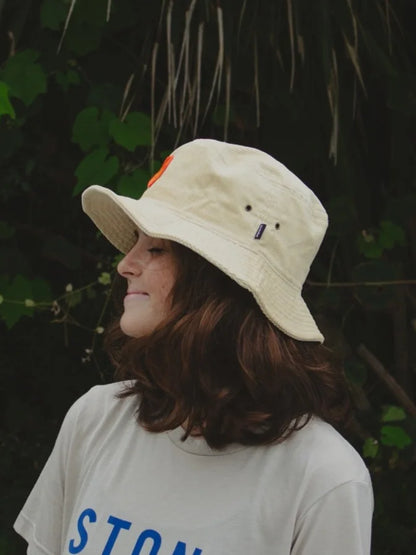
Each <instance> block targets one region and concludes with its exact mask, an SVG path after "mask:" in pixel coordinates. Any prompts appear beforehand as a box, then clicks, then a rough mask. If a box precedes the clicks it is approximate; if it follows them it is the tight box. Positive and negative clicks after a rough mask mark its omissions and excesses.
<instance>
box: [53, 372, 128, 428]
mask: <svg viewBox="0 0 416 555" xmlns="http://www.w3.org/2000/svg"><path fill="white" fill-rule="evenodd" d="M128 385H131V382H126V381H123V382H115V383H109V384H103V385H95V386H94V387H92V388H91V389H89V390H88V391H87V392H86V393H84V394H83V395H82V396H81V397H79V398H78V399H77V400H76V401H75V402H74V403H73V405H72V406H71V407H70V409H69V411H68V412H67V414H66V416H65V419H64V424H63V426H64V427H65V426H67V427H70V428H76V429H77V432H82V431H85V432H88V431H91V429H92V428H102V427H104V426H106V425H107V423H109V422H113V424H116V423H122V422H123V421H124V422H130V421H134V420H135V413H136V411H137V406H138V401H137V397H136V396H135V395H132V396H129V397H120V394H121V393H123V391H125V389H126V387H127V386H128Z"/></svg>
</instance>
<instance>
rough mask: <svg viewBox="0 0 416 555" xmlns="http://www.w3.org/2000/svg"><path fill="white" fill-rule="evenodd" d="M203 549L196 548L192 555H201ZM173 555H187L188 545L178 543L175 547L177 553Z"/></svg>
mask: <svg viewBox="0 0 416 555" xmlns="http://www.w3.org/2000/svg"><path fill="white" fill-rule="evenodd" d="M201 553H202V549H199V547H196V548H195V549H194V552H193V554H192V555H201ZM172 555H186V543H185V542H178V543H177V544H176V547H175V551H174V552H173V553H172Z"/></svg>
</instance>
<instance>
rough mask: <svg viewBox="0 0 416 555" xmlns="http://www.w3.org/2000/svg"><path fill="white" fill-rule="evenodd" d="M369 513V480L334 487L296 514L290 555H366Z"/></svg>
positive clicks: (371, 504) (369, 536) (369, 535)
mask: <svg viewBox="0 0 416 555" xmlns="http://www.w3.org/2000/svg"><path fill="white" fill-rule="evenodd" d="M372 514H373V491H372V487H371V482H370V479H368V481H362V482H361V481H357V482H354V481H352V482H347V483H345V484H341V485H339V486H337V487H335V488H334V489H332V490H331V491H329V492H328V493H326V494H325V495H323V496H322V497H321V498H320V499H318V500H317V501H316V502H315V503H314V504H313V505H312V506H311V507H309V508H308V509H307V510H306V511H305V513H304V514H303V515H301V516H300V518H299V521H298V523H297V527H296V533H295V539H294V542H293V545H292V550H291V555H322V554H323V553H336V554H337V555H369V554H370V550H371V547H370V544H371V521H372Z"/></svg>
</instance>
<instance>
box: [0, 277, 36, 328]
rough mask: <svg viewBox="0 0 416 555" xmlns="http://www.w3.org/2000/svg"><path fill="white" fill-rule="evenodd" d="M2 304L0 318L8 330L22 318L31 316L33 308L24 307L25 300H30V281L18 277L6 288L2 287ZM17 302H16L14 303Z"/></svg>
mask: <svg viewBox="0 0 416 555" xmlns="http://www.w3.org/2000/svg"><path fill="white" fill-rule="evenodd" d="M2 295H3V297H4V300H3V303H2V304H1V305H0V316H1V317H2V318H3V320H4V321H5V322H6V326H7V327H8V328H9V329H10V328H11V327H13V326H14V325H15V324H16V323H17V322H18V321H19V320H20V318H21V317H22V316H32V315H33V308H31V307H28V306H26V305H25V302H24V301H25V299H31V298H32V286H31V281H30V280H28V279H26V278H25V277H23V276H21V275H18V276H16V277H15V278H14V280H13V281H12V282H11V283H9V284H8V286H6V287H4V285H3V287H2ZM16 301H17V302H16Z"/></svg>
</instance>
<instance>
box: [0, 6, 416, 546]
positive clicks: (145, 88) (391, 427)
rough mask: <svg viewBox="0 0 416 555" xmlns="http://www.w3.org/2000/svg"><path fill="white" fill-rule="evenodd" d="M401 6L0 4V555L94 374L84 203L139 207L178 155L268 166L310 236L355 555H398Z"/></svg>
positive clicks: (111, 261) (107, 313)
mask: <svg viewBox="0 0 416 555" xmlns="http://www.w3.org/2000/svg"><path fill="white" fill-rule="evenodd" d="M415 17H416V5H415V3H414V2H413V1H412V0H396V1H395V2H392V1H390V0H314V1H313V2H303V1H302V0H274V1H269V2H267V1H266V2H262V1H261V0H251V1H246V0H227V2H225V1H224V2H221V1H214V0H176V1H175V2H173V1H163V0H154V1H152V2H149V1H144V0H117V1H114V2H111V0H76V1H75V0H42V1H40V0H0V18H1V19H0V24H1V27H0V52H1V68H0V164H1V182H0V197H1V207H2V212H1V215H0V320H1V321H0V329H1V332H2V346H1V350H0V394H1V429H0V444H1V450H2V456H1V458H0V469H1V483H2V496H1V499H0V554H1V555H3V554H5V555H6V554H7V555H13V554H14V555H20V554H22V553H24V552H25V550H24V544H23V542H21V541H20V540H19V538H17V537H16V536H15V535H14V534H13V533H12V532H11V530H10V527H11V523H12V522H13V519H14V518H15V516H16V514H17V512H18V510H19V508H20V506H21V504H22V502H23V500H24V498H25V496H26V495H27V493H28V490H29V489H30V487H31V485H32V484H33V482H34V480H35V478H36V476H37V474H38V472H39V470H40V468H41V467H42V465H43V464H44V462H45V458H46V457H47V454H48V453H49V451H50V448H51V446H52V443H53V440H54V437H55V435H56V432H57V429H58V427H59V424H60V422H61V419H62V416H63V414H64V413H65V411H66V410H67V408H68V406H69V405H70V404H71V403H72V402H73V401H74V400H75V399H76V398H77V397H78V396H79V395H80V394H82V393H83V392H84V391H85V390H86V389H87V388H88V387H89V386H91V385H92V384H94V383H99V382H104V381H108V380H110V379H111V368H110V367H109V363H108V361H107V360H106V358H105V357H104V356H103V355H102V354H101V350H100V345H101V337H102V332H103V331H104V329H105V327H106V325H107V323H108V321H109V320H110V319H111V317H112V313H113V308H112V303H111V301H110V292H111V289H112V285H111V283H112V275H113V273H114V265H115V263H116V260H117V255H116V253H115V252H114V251H113V250H112V249H111V248H110V247H109V246H108V245H107V244H106V242H105V241H104V240H103V239H101V238H99V237H97V233H96V231H95V230H94V229H93V227H92V224H91V223H90V222H89V221H87V218H86V217H84V216H83V214H82V213H81V209H80V199H79V195H80V192H82V190H83V189H84V188H85V187H86V186H88V185H89V184H91V183H99V184H102V185H106V186H108V187H111V188H113V189H114V190H116V191H118V192H120V193H122V194H126V195H130V196H139V195H140V193H141V191H142V190H143V188H144V187H145V184H146V182H147V180H148V179H149V176H150V175H151V174H152V173H153V172H154V171H156V170H157V169H158V167H159V166H160V164H161V161H162V160H163V158H164V157H165V155H166V153H168V152H169V151H170V150H171V149H173V148H174V146H176V145H177V144H180V143H181V142H184V141H186V140H189V139H191V138H193V137H195V136H203V137H213V138H218V139H227V140H228V141H231V142H238V143H243V144H247V145H250V146H256V147H259V148H261V149H262V150H265V151H267V152H269V153H270V154H271V155H273V156H275V157H276V158H277V159H278V160H280V161H282V162H283V163H285V164H286V165H288V166H289V167H290V168H291V169H292V170H293V171H294V172H295V173H296V174H298V175H299V176H300V177H301V178H302V179H303V180H304V181H305V182H306V183H308V184H309V185H310V186H311V188H312V189H314V190H315V191H316V193H317V194H318V196H319V197H320V198H321V199H322V201H323V202H324V204H325V205H326V207H327V208H328V211H329V214H330V222H331V223H330V228H329V232H328V235H327V238H326V240H325V242H324V245H323V247H322V249H321V251H320V253H319V256H318V258H317V260H316V262H315V263H314V265H313V267H312V270H311V274H310V276H309V278H310V279H309V280H308V282H307V284H306V286H305V296H306V297H307V299H308V301H309V302H310V303H311V305H312V306H313V309H314V313H315V314H316V315H317V319H318V322H319V324H320V326H321V327H322V329H323V331H324V333H325V335H326V336H327V338H328V343H329V344H330V345H331V346H332V347H333V348H334V349H335V350H336V351H338V352H339V353H340V354H341V355H342V356H343V357H344V359H345V371H346V374H347V376H348V379H349V383H350V388H351V394H352V397H353V400H354V404H355V420H354V422H353V425H352V426H351V427H350V428H349V429H348V430H347V431H346V433H347V435H348V437H349V439H350V441H352V443H353V444H354V445H355V446H356V447H357V449H358V450H359V451H360V452H361V453H362V454H363V456H364V457H365V459H366V461H367V463H368V465H369V468H370V470H371V472H372V476H373V481H374V487H375V494H376V512H375V519H374V547H373V553H374V554H375V555H410V553H413V549H414V547H413V546H414V542H415V540H416V528H415V522H416V505H415V503H414V497H415V493H416V472H415V466H416V406H415V404H414V402H415V396H416V357H415V355H416V353H415V347H414V346H415V345H416V342H415V332H416V317H415V312H416V288H415V285H416V279H415V277H416V171H415V170H416V164H415V162H416V151H415V140H416V126H415V120H416V73H415V69H416V51H415V48H416V47H415V39H414V36H415V35H414V31H415V23H414V22H415V21H416V19H415Z"/></svg>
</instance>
